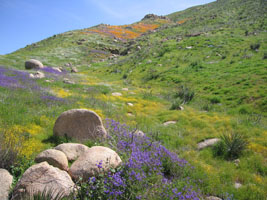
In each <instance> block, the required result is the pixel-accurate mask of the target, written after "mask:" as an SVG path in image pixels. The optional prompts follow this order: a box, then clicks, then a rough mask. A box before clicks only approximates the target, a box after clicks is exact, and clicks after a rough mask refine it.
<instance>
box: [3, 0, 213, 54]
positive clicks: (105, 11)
mask: <svg viewBox="0 0 267 200" xmlns="http://www.w3.org/2000/svg"><path fill="white" fill-rule="evenodd" d="M209 2H212V0H0V19H1V21H0V25H1V30H0V54H6V53H11V52H13V51H15V50H17V49H19V48H23V47H25V46H26V45H27V44H31V43H34V42H38V41H40V40H42V39H45V38H47V37H50V36H52V35H54V34H58V33H62V32H66V31H69V30H74V29H81V28H87V27H91V26H94V25H97V24H100V23H105V24H112V25H122V24H130V23H133V22H136V21H139V20H140V19H142V18H143V16H144V15H146V14H148V13H154V14H158V15H166V14H170V13H172V12H176V11H179V10H184V9H186V8H189V7H191V6H195V5H200V4H205V3H209Z"/></svg>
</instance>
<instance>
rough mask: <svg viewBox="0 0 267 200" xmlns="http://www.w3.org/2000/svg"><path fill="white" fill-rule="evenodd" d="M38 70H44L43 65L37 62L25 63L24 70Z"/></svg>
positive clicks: (28, 61)
mask: <svg viewBox="0 0 267 200" xmlns="http://www.w3.org/2000/svg"><path fill="white" fill-rule="evenodd" d="M40 68H44V65H43V64H42V63H41V62H40V61H39V60H35V59H30V60H27V61H26V62H25V69H40Z"/></svg>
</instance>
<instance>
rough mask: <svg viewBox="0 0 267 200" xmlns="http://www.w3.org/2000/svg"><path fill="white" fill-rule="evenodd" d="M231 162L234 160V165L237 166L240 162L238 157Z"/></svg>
mask: <svg viewBox="0 0 267 200" xmlns="http://www.w3.org/2000/svg"><path fill="white" fill-rule="evenodd" d="M233 162H234V164H235V166H237V167H238V165H239V163H240V160H239V159H236V160H234V161H233Z"/></svg>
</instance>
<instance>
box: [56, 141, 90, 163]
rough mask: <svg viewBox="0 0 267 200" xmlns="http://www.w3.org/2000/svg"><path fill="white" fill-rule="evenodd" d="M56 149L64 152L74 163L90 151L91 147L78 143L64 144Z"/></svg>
mask: <svg viewBox="0 0 267 200" xmlns="http://www.w3.org/2000/svg"><path fill="white" fill-rule="evenodd" d="M55 149H56V150H59V151H62V152H63V153H64V154H65V155H66V156H67V159H68V160H69V161H73V160H76V159H77V158H78V157H80V156H81V155H82V154H83V153H84V152H86V151H87V150H89V147H87V146H85V145H83V144H78V143H63V144H60V145H58V146H56V147H55Z"/></svg>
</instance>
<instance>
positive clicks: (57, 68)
mask: <svg viewBox="0 0 267 200" xmlns="http://www.w3.org/2000/svg"><path fill="white" fill-rule="evenodd" d="M52 69H53V70H55V71H57V72H62V70H61V69H60V68H59V67H52Z"/></svg>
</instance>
